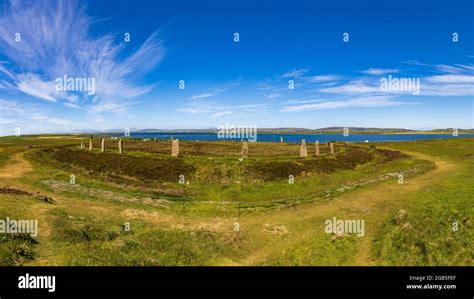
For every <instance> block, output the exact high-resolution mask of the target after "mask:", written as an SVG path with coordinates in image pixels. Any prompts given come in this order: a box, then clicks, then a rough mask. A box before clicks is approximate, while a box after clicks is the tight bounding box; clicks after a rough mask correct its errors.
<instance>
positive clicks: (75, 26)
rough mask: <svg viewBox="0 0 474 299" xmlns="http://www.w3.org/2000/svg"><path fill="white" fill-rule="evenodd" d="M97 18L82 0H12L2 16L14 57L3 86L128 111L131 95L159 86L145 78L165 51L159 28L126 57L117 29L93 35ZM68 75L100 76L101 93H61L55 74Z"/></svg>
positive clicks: (6, 49) (7, 50)
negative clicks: (90, 12)
mask: <svg viewBox="0 0 474 299" xmlns="http://www.w3.org/2000/svg"><path fill="white" fill-rule="evenodd" d="M91 22H92V19H91V18H90V17H89V16H87V15H86V11H85V7H84V5H82V3H81V2H79V1H76V0H67V1H63V0H55V1H15V0H11V1H7V2H6V3H5V7H4V12H3V14H2V15H1V16H0V51H1V52H2V54H4V56H5V57H7V58H8V62H2V63H0V86H1V87H2V88H9V89H14V90H17V91H20V92H23V93H26V94H28V95H31V96H33V97H36V98H39V99H43V100H46V101H49V102H53V103H54V102H59V101H69V102H75V103H76V105H77V106H82V107H88V108H89V109H91V110H94V111H98V112H103V111H112V112H123V111H124V110H126V109H127V107H129V106H130V105H131V104H133V103H134V102H133V101H131V99H134V98H137V97H139V96H141V95H144V94H145V93H147V92H149V91H150V90H151V89H152V88H153V87H154V85H149V84H148V85H146V84H141V83H140V77H141V76H142V75H144V74H146V73H148V72H150V71H151V70H153V69H154V68H156V66H157V65H158V64H159V63H160V61H161V60H162V59H163V58H164V56H165V49H164V46H163V43H162V41H161V39H160V36H159V32H154V33H152V34H151V35H150V36H149V37H148V39H147V40H146V41H145V42H144V43H143V44H142V45H141V46H139V47H138V49H137V50H135V51H134V52H132V53H131V54H130V55H128V56H124V55H123V51H122V50H123V49H124V48H125V47H126V46H127V45H126V44H125V42H122V41H121V39H115V36H114V35H113V34H111V33H104V34H101V35H100V36H99V37H93V36H91V34H90V31H89V29H90V25H91ZM17 32H18V33H20V34H21V40H20V41H19V42H16V41H15V39H14V37H15V36H14V34H15V33H17ZM64 75H66V76H68V77H72V78H74V77H90V78H94V79H95V82H96V93H95V95H87V94H85V93H77V92H76V93H70V92H68V91H66V92H63V91H60V92H57V91H56V85H55V79H57V78H61V77H63V76H64Z"/></svg>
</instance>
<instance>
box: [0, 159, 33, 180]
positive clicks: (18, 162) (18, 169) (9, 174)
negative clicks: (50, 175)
mask: <svg viewBox="0 0 474 299" xmlns="http://www.w3.org/2000/svg"><path fill="white" fill-rule="evenodd" d="M31 170H32V168H31V165H30V163H29V162H28V161H26V160H25V159H24V158H23V153H18V154H15V155H13V157H12V158H11V159H10V161H9V163H8V164H7V165H6V166H4V167H3V168H0V179H14V178H20V177H21V176H23V175H24V174H25V173H27V172H29V171H31Z"/></svg>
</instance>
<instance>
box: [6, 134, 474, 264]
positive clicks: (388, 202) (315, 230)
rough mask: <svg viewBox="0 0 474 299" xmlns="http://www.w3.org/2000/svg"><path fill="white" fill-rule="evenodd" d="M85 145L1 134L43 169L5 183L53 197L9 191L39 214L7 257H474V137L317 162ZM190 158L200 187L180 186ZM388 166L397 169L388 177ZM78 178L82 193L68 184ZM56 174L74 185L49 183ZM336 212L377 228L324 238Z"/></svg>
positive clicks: (164, 147)
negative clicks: (34, 232)
mask: <svg viewBox="0 0 474 299" xmlns="http://www.w3.org/2000/svg"><path fill="white" fill-rule="evenodd" d="M79 143H80V139H70V138H63V139H40V138H35V137H19V138H18V137H8V138H0V152H1V153H2V155H1V156H0V165H1V163H3V165H8V164H9V163H11V162H10V161H9V160H10V159H11V157H12V155H14V154H16V153H19V152H23V151H24V150H25V147H26V146H27V145H32V146H33V149H32V150H29V151H27V152H26V153H25V155H24V156H23V157H24V159H26V160H27V161H29V163H30V164H31V166H32V168H33V169H34V171H33V172H30V173H28V174H27V175H23V176H21V177H18V178H8V179H6V180H4V181H2V182H1V184H0V188H1V187H3V186H9V187H13V188H15V189H17V190H24V191H25V192H28V194H37V193H38V192H39V193H40V194H44V195H47V196H50V197H52V198H54V199H55V202H54V203H53V204H50V203H46V202H42V201H39V200H37V199H35V198H34V197H32V196H26V195H21V194H10V193H8V194H0V216H3V217H7V216H8V217H10V218H15V217H16V218H19V219H20V218H21V219H38V220H39V226H40V234H39V236H38V238H35V239H32V238H24V236H14V237H13V236H5V235H3V236H0V264H1V265H228V264H230V265H239V264H251V265H354V264H357V263H359V262H360V261H361V260H364V259H361V251H363V250H365V249H363V248H368V256H367V258H368V260H370V261H371V262H372V264H376V265H377V264H378V265H472V264H473V262H472V261H473V260H474V249H473V247H472V246H471V244H474V235H473V227H472V226H473V221H474V219H473V218H472V217H473V215H474V201H472V198H473V196H474V184H472V174H473V173H474V139H450V140H436V141H418V142H400V143H380V144H373V145H375V147H376V148H377V149H374V148H373V147H372V148H365V144H360V145H358V146H359V147H361V149H355V151H353V152H352V154H351V153H350V152H347V153H346V151H345V149H344V147H342V146H340V147H338V148H339V152H338V155H336V156H337V158H335V157H334V156H331V155H328V154H327V152H326V149H325V148H324V146H322V149H323V150H322V153H323V155H322V156H321V157H312V156H310V157H308V158H306V159H300V158H299V157H297V153H298V147H299V146H298V145H296V144H279V143H272V144H265V143H257V144H249V145H250V157H249V159H246V160H244V161H243V162H240V161H239V160H238V157H239V152H240V148H241V144H240V143H238V142H216V143H212V142H202V143H201V142H182V141H181V142H180V146H181V147H182V154H183V156H182V157H179V158H171V157H169V154H170V150H171V147H170V142H169V141H159V142H158V141H157V142H154V141H153V142H139V141H133V140H127V141H126V142H125V145H126V147H125V149H126V154H125V155H123V156H119V155H118V154H117V153H116V149H114V148H112V146H113V144H112V142H111V141H108V143H107V145H108V149H107V153H106V154H101V153H99V151H98V149H97V147H98V146H99V144H98V142H97V144H96V143H95V144H94V146H95V149H94V151H93V153H89V152H88V151H85V150H84V151H82V152H80V151H79ZM381 147H384V148H385V147H386V148H390V149H393V150H399V151H402V152H415V153H421V154H424V155H426V157H419V156H416V157H415V156H413V157H407V156H405V155H403V154H400V153H398V152H396V151H385V150H383V149H381ZM308 151H309V150H308ZM57 152H61V153H65V154H64V155H63V156H61V157H60V158H58V157H57V156H55V153H57ZM122 159H123V161H122ZM433 159H434V160H436V161H437V163H438V166H439V163H440V161H441V162H442V163H448V164H449V165H451V167H452V168H450V171H447V172H443V173H440V174H438V175H434V176H432V177H431V180H432V183H431V182H428V183H426V182H424V181H423V180H419V178H423V177H424V176H425V175H428V176H429V175H430V173H431V172H432V171H433V170H434V169H435V164H434V162H432V161H429V160H433ZM83 160H84V161H86V160H88V162H87V163H86V162H84V163H82V162H81V161H83ZM2 161H3V162H2ZM102 162H103V163H105V164H103V163H102ZM101 163H102V164H101ZM114 163H115V164H114ZM173 163H174V164H173ZM124 165H128V166H127V168H123V166H124ZM183 165H184V167H185V168H186V169H185V170H189V173H186V180H188V181H189V184H184V185H180V184H178V182H177V181H178V177H176V176H177V174H178V172H180V171H181V170H182V169H181V168H180V167H181V166H183ZM186 165H190V166H191V167H190V168H189V169H188V166H186ZM163 166H166V167H163ZM160 167H162V169H160ZM192 167H194V168H193V169H191V168H192ZM130 168H132V169H135V170H133V171H131V172H129V169H130ZM175 170H177V171H178V172H175ZM414 170H415V171H414ZM160 171H161V172H160ZM288 171H290V172H294V173H295V182H294V184H289V182H288V175H289V172H288ZM400 172H401V173H404V176H405V181H406V182H407V188H411V189H407V190H405V189H404V188H405V187H404V186H399V185H398V184H397V178H396V176H393V174H398V173H400ZM387 174H392V177H390V178H388V179H386V180H379V178H382V177H384V176H385V175H387ZM70 175H75V177H76V184H77V185H79V186H80V188H74V187H71V188H67V187H68V186H69V177H70ZM154 176H157V178H155V177H154ZM167 176H169V178H168V179H165V180H163V179H162V178H166V177H167ZM174 177H176V178H175V181H173V178H174ZM51 181H56V182H63V185H64V186H66V188H64V189H61V190H59V189H58V188H55V187H54V186H53V185H48V184H46V183H45V182H51ZM361 182H362V183H364V182H365V183H367V182H371V183H367V184H360V185H359V183H361ZM417 182H422V184H423V185H420V186H418V185H417V184H418V183H417ZM410 184H411V185H410ZM356 185H357V187H354V188H348V189H344V188H342V187H350V186H356ZM341 188H342V190H343V191H338V190H340V189H341ZM84 190H89V192H87V191H84ZM90 190H92V191H94V190H96V191H97V192H95V193H94V192H91V191H90ZM385 190H389V191H387V192H385ZM98 191H101V192H102V193H101V192H98ZM104 192H105V193H104ZM107 192H108V193H107ZM25 194H26V193H25ZM104 194H108V195H107V196H106V195H104ZM325 194H326V195H327V194H329V195H328V196H325ZM123 198H132V199H136V198H141V199H144V198H149V199H150V200H152V201H153V202H154V201H156V202H158V203H160V204H161V205H157V206H154V205H151V204H149V202H148V203H147V202H141V203H140V202H132V201H127V200H121V199H123ZM279 199H284V200H281V201H279ZM358 201H360V202H361V203H360V204H359V202H358ZM183 202H184V203H185V204H184V206H183ZM239 203H240V206H241V211H240V216H239V215H238V206H239ZM295 203H296V205H295ZM183 207H184V210H183ZM400 209H403V210H405V211H406V216H405V217H404V218H403V219H398V218H397V214H398V212H399V210H400ZM334 216H337V217H338V218H342V219H361V218H362V219H365V220H366V228H367V230H368V231H367V234H366V236H365V237H360V238H358V237H356V236H354V235H348V236H342V237H336V236H334V235H328V234H326V233H324V221H325V219H330V218H332V217H334ZM397 219H398V220H397ZM234 222H239V223H240V225H241V230H240V231H239V232H235V231H234V229H233V224H234ZM455 222H456V223H457V225H458V230H457V231H453V223H455ZM125 223H129V224H130V228H131V230H130V231H126V230H125V229H124V228H125ZM366 245H368V247H364V246H366ZM362 253H364V252H362ZM364 261H365V260H364Z"/></svg>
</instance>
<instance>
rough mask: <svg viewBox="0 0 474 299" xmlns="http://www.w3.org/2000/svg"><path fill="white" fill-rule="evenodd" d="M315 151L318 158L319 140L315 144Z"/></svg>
mask: <svg viewBox="0 0 474 299" xmlns="http://www.w3.org/2000/svg"><path fill="white" fill-rule="evenodd" d="M314 149H315V150H316V156H319V140H316V141H315V142H314Z"/></svg>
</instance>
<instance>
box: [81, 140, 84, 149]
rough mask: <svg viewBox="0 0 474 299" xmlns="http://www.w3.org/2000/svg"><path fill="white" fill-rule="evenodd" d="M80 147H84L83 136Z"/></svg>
mask: <svg viewBox="0 0 474 299" xmlns="http://www.w3.org/2000/svg"><path fill="white" fill-rule="evenodd" d="M81 149H84V138H82V139H81Z"/></svg>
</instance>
